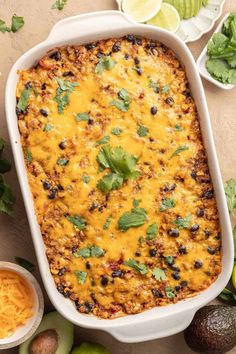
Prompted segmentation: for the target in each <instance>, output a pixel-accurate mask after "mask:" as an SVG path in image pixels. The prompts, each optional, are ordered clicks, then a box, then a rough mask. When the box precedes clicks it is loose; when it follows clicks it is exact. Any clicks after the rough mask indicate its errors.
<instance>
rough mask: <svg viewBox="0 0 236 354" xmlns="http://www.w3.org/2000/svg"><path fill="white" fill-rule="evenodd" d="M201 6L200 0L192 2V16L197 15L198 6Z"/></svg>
mask: <svg viewBox="0 0 236 354" xmlns="http://www.w3.org/2000/svg"><path fill="white" fill-rule="evenodd" d="M201 7H202V0H196V1H195V4H194V13H193V16H197V14H198V12H199V10H200V8H201Z"/></svg>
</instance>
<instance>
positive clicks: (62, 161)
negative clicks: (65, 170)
mask: <svg viewBox="0 0 236 354" xmlns="http://www.w3.org/2000/svg"><path fill="white" fill-rule="evenodd" d="M68 162H69V160H68V159H66V158H65V157H59V159H57V164H58V165H60V166H66V165H67V164H68Z"/></svg>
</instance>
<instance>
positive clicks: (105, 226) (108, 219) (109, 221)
mask: <svg viewBox="0 0 236 354" xmlns="http://www.w3.org/2000/svg"><path fill="white" fill-rule="evenodd" d="M111 220H112V219H111V217H109V218H107V219H106V222H105V224H104V225H103V229H104V230H107V229H108V228H109V226H110V224H111Z"/></svg>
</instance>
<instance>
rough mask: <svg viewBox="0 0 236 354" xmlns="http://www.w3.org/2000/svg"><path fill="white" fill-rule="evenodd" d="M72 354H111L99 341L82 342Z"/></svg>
mask: <svg viewBox="0 0 236 354" xmlns="http://www.w3.org/2000/svg"><path fill="white" fill-rule="evenodd" d="M71 354H109V352H108V350H107V349H106V348H105V347H104V346H103V345H101V344H98V343H87V342H84V343H82V344H81V345H80V346H79V347H76V348H74V349H73V350H72V352H71Z"/></svg>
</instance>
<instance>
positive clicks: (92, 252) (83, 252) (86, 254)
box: [74, 245, 105, 258]
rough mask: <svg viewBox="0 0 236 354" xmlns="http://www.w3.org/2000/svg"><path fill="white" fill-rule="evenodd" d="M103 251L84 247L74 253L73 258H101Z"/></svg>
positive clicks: (92, 247) (94, 247)
mask: <svg viewBox="0 0 236 354" xmlns="http://www.w3.org/2000/svg"><path fill="white" fill-rule="evenodd" d="M104 254H105V251H104V250H103V249H102V248H100V247H98V246H95V245H94V246H91V247H85V248H81V249H80V250H79V251H77V252H75V253H74V256H75V257H77V258H78V257H82V258H90V257H97V258H99V257H102V256H104Z"/></svg>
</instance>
